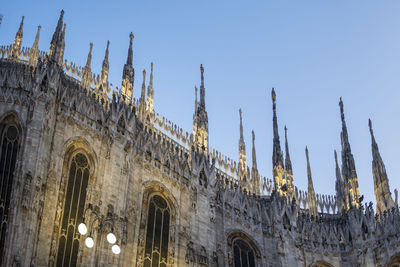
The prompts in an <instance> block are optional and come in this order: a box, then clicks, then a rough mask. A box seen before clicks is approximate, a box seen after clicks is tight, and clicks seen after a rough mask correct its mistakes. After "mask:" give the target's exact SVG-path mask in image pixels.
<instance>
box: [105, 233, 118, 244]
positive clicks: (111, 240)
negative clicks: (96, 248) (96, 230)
mask: <svg viewBox="0 0 400 267" xmlns="http://www.w3.org/2000/svg"><path fill="white" fill-rule="evenodd" d="M107 241H108V243H110V244H115V242H117V238H116V237H115V235H114V234H113V233H109V234H108V235H107Z"/></svg>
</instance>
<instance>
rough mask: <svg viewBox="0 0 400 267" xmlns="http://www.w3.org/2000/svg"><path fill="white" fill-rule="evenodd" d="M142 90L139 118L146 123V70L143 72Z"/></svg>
mask: <svg viewBox="0 0 400 267" xmlns="http://www.w3.org/2000/svg"><path fill="white" fill-rule="evenodd" d="M142 73H143V82H142V90H141V93H140V98H139V118H140V119H141V120H142V121H143V122H144V119H145V115H146V114H145V113H146V100H145V99H146V70H143V72H142Z"/></svg>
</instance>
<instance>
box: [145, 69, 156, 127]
mask: <svg viewBox="0 0 400 267" xmlns="http://www.w3.org/2000/svg"><path fill="white" fill-rule="evenodd" d="M146 112H147V114H148V116H146V118H147V117H148V118H149V119H150V121H152V120H154V88H153V62H151V63H150V81H149V86H148V87H147V100H146Z"/></svg>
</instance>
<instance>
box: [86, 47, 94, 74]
mask: <svg viewBox="0 0 400 267" xmlns="http://www.w3.org/2000/svg"><path fill="white" fill-rule="evenodd" d="M92 49H93V43H90V44H89V53H88V57H87V60H86V68H87V69H89V70H90V63H91V62H92Z"/></svg>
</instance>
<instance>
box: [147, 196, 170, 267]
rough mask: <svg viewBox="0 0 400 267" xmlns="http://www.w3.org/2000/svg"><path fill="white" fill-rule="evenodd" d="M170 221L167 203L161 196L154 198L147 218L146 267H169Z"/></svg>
mask: <svg viewBox="0 0 400 267" xmlns="http://www.w3.org/2000/svg"><path fill="white" fill-rule="evenodd" d="M169 219H170V211H169V209H168V205H167V202H166V201H165V200H164V199H163V198H162V197H160V196H157V195H155V196H153V197H152V198H151V200H150V204H149V214H148V218H147V231H146V244H145V252H144V253H145V260H144V267H166V266H167V259H168V238H169Z"/></svg>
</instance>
